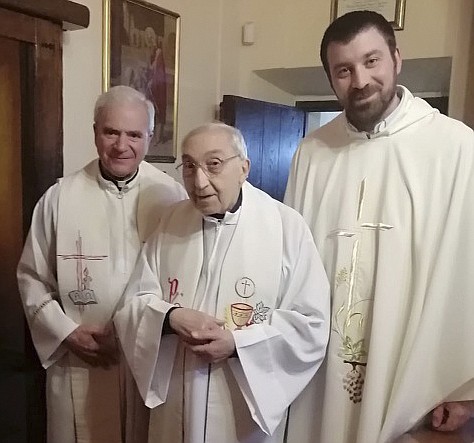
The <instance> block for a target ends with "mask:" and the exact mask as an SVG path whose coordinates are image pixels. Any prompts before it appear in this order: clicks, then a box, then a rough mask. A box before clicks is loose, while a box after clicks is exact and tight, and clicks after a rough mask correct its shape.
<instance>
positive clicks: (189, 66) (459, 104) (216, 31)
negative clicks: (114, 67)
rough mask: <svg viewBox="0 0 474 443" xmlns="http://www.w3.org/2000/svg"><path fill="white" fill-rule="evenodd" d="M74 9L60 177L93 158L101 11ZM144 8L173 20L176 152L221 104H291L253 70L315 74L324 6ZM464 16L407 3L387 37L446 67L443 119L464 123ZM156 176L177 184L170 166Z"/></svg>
mask: <svg viewBox="0 0 474 443" xmlns="http://www.w3.org/2000/svg"><path fill="white" fill-rule="evenodd" d="M76 1H78V2H79V3H82V4H84V5H85V6H87V7H88V8H89V10H90V14H91V20H90V26H89V27H88V28H87V29H85V30H80V31H69V32H65V33H64V49H63V50H64V172H65V173H69V172H71V171H74V170H76V169H78V168H80V167H81V166H82V165H84V164H85V163H86V162H88V161H89V160H91V159H92V158H94V157H95V148H94V144H93V133H92V112H93V106H94V101H95V99H96V97H97V96H98V95H99V94H100V93H101V92H102V89H101V84H102V2H101V1H100V0H76ZM151 1H152V2H153V3H155V4H157V5H159V6H162V7H164V8H166V9H169V10H172V11H175V12H177V13H178V14H180V15H181V45H180V49H181V54H180V66H179V103H178V134H177V140H178V145H179V143H180V141H181V140H182V138H183V136H184V135H185V134H186V133H187V132H188V131H189V130H191V129H192V128H194V127H195V126H197V125H199V124H202V123H205V122H208V121H210V120H213V119H214V116H215V112H216V109H217V106H218V104H219V102H220V101H221V98H222V95H223V94H233V95H241V96H245V97H250V98H255V99H260V100H266V101H271V102H276V103H283V104H294V100H295V97H294V96H292V95H290V94H287V93H286V92H284V91H282V90H280V89H279V88H277V87H275V86H273V85H271V84H270V83H268V82H266V81H265V80H263V79H261V78H260V77H258V76H257V75H256V74H255V73H254V72H253V71H254V70H258V69H269V68H282V67H287V68H295V67H305V66H320V65H321V63H320V61H319V54H318V53H319V43H320V40H321V37H322V35H323V32H324V30H325V29H326V27H327V25H328V24H329V22H330V12H331V0H317V1H315V0H292V1H291V2H289V1H287V0H258V1H255V0H206V1H197V0H151ZM473 16H474V2H473V1H472V0H429V7H427V2H424V1H416V0H407V2H406V15H405V29H404V30H403V31H397V33H396V36H397V39H398V42H399V46H400V48H401V52H402V56H403V57H404V58H423V57H444V56H451V57H453V67H452V76H451V100H450V114H451V115H452V116H453V117H455V118H459V119H463V117H464V116H465V115H467V114H468V112H467V111H469V112H470V118H471V120H472V118H473V117H472V115H473V114H474V110H472V107H473V103H474V99H472V98H471V99H469V98H468V99H466V96H469V93H470V94H471V96H472V95H473V94H472V91H473V90H474V87H473V86H472V82H473V81H474V80H473V79H472V77H473V76H472V75H471V76H470V77H469V75H468V67H469V61H470V60H472V57H473V56H472V55H471V54H470V52H472V51H474V47H473V42H471V40H472V39H470V38H469V36H470V35H471V32H472V33H473V35H474V27H473V26H472V20H473ZM247 21H253V22H254V23H255V44H254V45H252V46H243V45H242V44H241V29H242V25H243V24H244V23H245V22H247ZM473 39H474V37H473ZM471 63H472V61H471ZM469 81H470V82H471V83H469ZM466 91H468V94H466ZM178 158H179V152H178ZM157 166H158V167H159V168H160V169H162V170H165V171H167V172H168V173H169V174H171V175H173V176H175V177H177V176H178V174H177V173H176V171H175V169H174V165H171V164H165V163H160V164H158V165H157Z"/></svg>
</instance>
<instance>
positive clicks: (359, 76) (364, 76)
mask: <svg viewBox="0 0 474 443" xmlns="http://www.w3.org/2000/svg"><path fill="white" fill-rule="evenodd" d="M351 79H352V87H353V88H354V89H364V88H365V87H366V86H367V85H368V84H369V75H368V73H367V70H366V69H365V68H364V67H362V66H361V67H357V68H356V69H354V71H353V72H352V77H351Z"/></svg>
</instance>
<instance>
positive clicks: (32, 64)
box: [0, 8, 62, 443]
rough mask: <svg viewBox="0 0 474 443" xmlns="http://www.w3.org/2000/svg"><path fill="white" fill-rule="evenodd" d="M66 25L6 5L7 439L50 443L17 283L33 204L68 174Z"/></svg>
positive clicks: (1, 21)
mask: <svg viewBox="0 0 474 443" xmlns="http://www.w3.org/2000/svg"><path fill="white" fill-rule="evenodd" d="M61 33H62V30H61V27H60V25H57V24H53V23H50V22H47V21H45V20H41V19H37V18H33V17H29V16H26V15H23V14H21V13H17V12H13V11H9V10H4V9H2V8H0V152H1V155H0V205H1V206H0V207H1V208H2V215H1V220H2V223H1V226H2V229H1V234H0V236H1V238H0V245H1V246H0V248H1V249H0V253H1V257H2V259H1V267H0V269H1V271H0V278H1V280H0V281H1V282H2V284H1V285H0V441H2V442H6V443H7V442H14V443H23V442H25V443H26V442H45V441H46V440H45V435H46V425H45V417H46V406H45V402H44V371H43V369H42V368H41V366H40V365H39V362H38V360H37V357H36V353H35V351H34V349H33V346H32V344H31V339H30V335H29V332H28V327H27V325H26V322H25V318H24V315H23V308H22V306H21V302H20V297H19V294H18V289H17V283H16V265H17V263H18V259H19V257H20V254H21V250H22V246H23V241H24V235H25V233H26V232H27V230H28V228H29V225H30V220H31V214H32V211H33V207H34V204H35V203H36V201H37V200H38V198H39V197H40V196H41V194H42V193H43V192H44V191H45V190H46V189H47V188H48V187H49V186H50V185H51V184H52V183H54V181H55V180H56V178H57V177H59V176H60V175H62V81H61V78H62V51H61V45H60V38H61Z"/></svg>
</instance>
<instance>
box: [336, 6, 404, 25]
mask: <svg viewBox="0 0 474 443" xmlns="http://www.w3.org/2000/svg"><path fill="white" fill-rule="evenodd" d="M405 2H406V0H333V3H332V7H333V11H332V20H335V19H336V18H337V17H340V16H341V15H344V14H347V13H348V12H352V11H375V12H378V13H379V14H381V15H383V16H384V17H385V19H386V20H387V21H389V22H390V23H391V24H392V26H393V29H396V30H401V29H403V26H404V22H405Z"/></svg>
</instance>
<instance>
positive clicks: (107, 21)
mask: <svg viewBox="0 0 474 443" xmlns="http://www.w3.org/2000/svg"><path fill="white" fill-rule="evenodd" d="M102 1H103V3H102V6H103V44H102V48H103V49H102V51H103V52H102V88H103V90H104V91H107V90H108V89H109V87H111V86H116V85H127V86H131V87H133V88H135V89H137V90H139V91H141V92H143V93H144V94H145V95H146V97H147V98H148V99H149V100H150V101H151V102H152V103H153V104H154V106H155V124H154V133H153V137H152V140H151V142H150V148H149V150H148V154H147V155H146V157H145V160H147V161H149V162H158V163H174V162H175V161H176V153H177V139H176V134H177V116H178V72H179V34H180V16H179V14H176V13H175V12H171V11H168V10H166V9H163V8H161V7H158V6H156V5H153V4H150V3H147V2H144V1H142V0H102Z"/></svg>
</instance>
